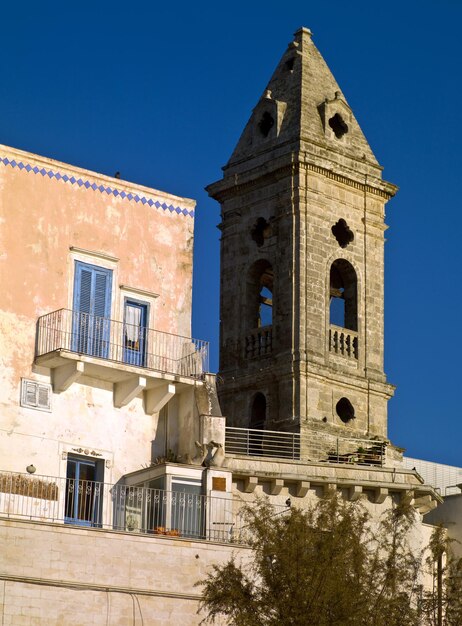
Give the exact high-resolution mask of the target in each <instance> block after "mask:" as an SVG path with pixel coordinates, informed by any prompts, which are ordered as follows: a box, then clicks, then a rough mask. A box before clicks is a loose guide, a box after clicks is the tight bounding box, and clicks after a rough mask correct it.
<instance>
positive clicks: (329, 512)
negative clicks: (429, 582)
mask: <svg viewBox="0 0 462 626" xmlns="http://www.w3.org/2000/svg"><path fill="white" fill-rule="evenodd" d="M415 515H416V513H415V510H414V508H413V507H412V506H411V505H410V503H409V502H408V501H406V499H405V498H403V499H402V501H401V502H400V503H399V504H397V505H396V506H394V507H393V508H391V509H390V510H389V511H387V513H386V514H385V515H384V516H383V518H382V519H381V520H380V522H379V523H375V524H374V523H372V522H371V518H370V515H369V514H368V512H367V511H366V509H365V508H364V507H363V506H362V505H361V504H360V503H351V502H345V501H344V500H343V499H342V498H341V497H339V496H338V495H333V496H330V497H328V498H325V499H323V500H321V501H320V502H319V503H318V504H317V505H316V506H312V507H310V508H308V509H307V510H301V509H299V508H296V507H291V508H288V509H287V510H286V511H283V512H277V511H275V509H274V508H273V507H272V506H271V505H270V504H269V502H268V501H267V500H260V501H258V502H257V503H256V504H254V505H252V507H247V508H246V510H245V517H246V522H247V530H248V536H249V539H248V543H249V545H250V547H251V548H252V555H253V559H252V560H251V561H249V562H247V563H244V564H243V563H241V562H238V561H237V560H236V558H233V559H231V560H230V561H229V562H228V563H226V564H225V565H222V566H214V568H213V571H212V572H211V573H210V574H209V575H208V576H207V578H206V579H205V580H204V581H201V582H199V583H197V584H198V585H200V586H202V588H203V599H202V602H201V608H200V610H201V611H203V612H204V614H205V617H204V619H203V622H202V623H204V624H205V623H216V622H217V621H218V622H219V623H220V624H221V623H223V622H222V620H227V623H228V624H230V625H232V626H337V625H338V626H340V625H341V626H345V625H348V626H422V625H423V624H428V625H430V624H431V625H433V622H431V621H429V618H428V616H429V615H430V614H431V613H432V610H430V608H433V607H430V605H431V603H430V602H429V598H428V599H427V600H428V602H427V604H428V607H427V609H428V610H427V609H425V610H426V613H425V611H424V608H425V602H423V601H422V598H423V595H422V588H421V586H420V576H419V573H421V572H422V571H423V570H422V567H423V559H422V552H421V551H420V550H419V549H417V550H416V548H415V547H414V548H412V545H411V543H410V537H411V534H412V529H413V526H414V523H415ZM435 545H436V544H435ZM454 580H455V579H454ZM457 585H458V586H457ZM456 588H457V589H458V593H460V590H461V586H460V579H459V582H457V583H456V584H455V589H456ZM452 593H454V590H453V591H452ZM461 602H462V599H461ZM458 615H460V613H459V614H458ZM427 618H428V619H427ZM422 620H427V621H422ZM435 624H438V623H437V622H435ZM455 624H459V626H460V625H461V624H462V622H460V621H459V622H452V621H448V622H447V624H444V625H443V623H441V626H453V625H455ZM438 626H440V625H438Z"/></svg>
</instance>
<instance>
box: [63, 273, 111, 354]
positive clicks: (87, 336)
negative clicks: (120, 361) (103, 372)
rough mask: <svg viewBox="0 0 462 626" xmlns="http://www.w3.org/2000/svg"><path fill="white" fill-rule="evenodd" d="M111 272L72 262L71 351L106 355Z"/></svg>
mask: <svg viewBox="0 0 462 626" xmlns="http://www.w3.org/2000/svg"><path fill="white" fill-rule="evenodd" d="M111 288H112V271H111V270H108V269H105V268H102V267H97V266H95V265H88V264H86V263H81V262H80V261H76V262H75V280H74V312H73V323H72V329H73V331H72V332H73V342H72V346H73V350H75V351H76V352H79V353H83V354H91V355H94V356H101V357H103V358H107V356H108V349H109V332H110V328H109V324H110V322H109V319H108V318H109V316H110V312H111Z"/></svg>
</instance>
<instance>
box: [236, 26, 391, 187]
mask: <svg viewBox="0 0 462 626" xmlns="http://www.w3.org/2000/svg"><path fill="white" fill-rule="evenodd" d="M294 152H295V153H297V152H298V153H300V152H302V153H305V155H306V158H307V159H308V160H310V159H312V160H313V161H315V162H316V163H317V164H318V165H321V166H323V167H327V168H329V169H334V170H336V169H340V168H341V169H342V170H343V171H344V172H345V169H346V170H351V171H352V172H353V173H356V174H369V175H372V176H373V177H375V178H380V177H381V174H380V171H381V168H380V166H379V164H378V162H377V159H376V158H375V156H374V154H373V152H372V150H371V148H370V146H369V144H368V143H367V140H366V138H365V136H364V134H363V132H362V130H361V128H360V126H359V124H358V122H357V121H356V118H355V117H354V115H353V112H352V111H351V109H350V107H349V105H348V103H347V101H346V98H345V96H344V95H343V93H342V91H341V89H340V87H339V85H338V83H337V81H336V80H335V78H334V76H333V74H332V72H331V71H330V69H329V68H328V66H327V64H326V62H325V61H324V59H323V57H322V56H321V54H320V53H319V51H318V49H317V48H316V46H315V45H314V43H313V41H312V34H311V31H310V30H309V29H307V28H300V29H299V30H298V31H297V32H296V33H295V36H294V41H292V42H291V43H290V44H289V46H288V48H287V50H286V52H285V53H284V54H283V56H282V58H281V60H280V62H279V64H278V66H277V68H276V70H275V72H274V74H273V76H272V77H271V79H270V81H269V83H268V85H267V87H266V89H265V90H264V92H263V94H262V96H261V98H260V100H259V101H258V103H257V105H256V106H255V108H254V109H253V112H252V115H251V116H250V119H249V121H248V123H247V125H246V127H245V129H244V131H243V133H242V135H241V137H240V139H239V141H238V143H237V145H236V148H235V149H234V152H233V154H232V155H231V158H230V160H229V162H228V164H227V165H226V166H225V168H224V170H225V177H227V176H228V175H234V174H235V173H239V172H242V171H243V170H248V169H249V168H252V167H254V166H260V165H262V164H263V163H264V162H268V161H269V160H270V159H271V160H274V159H277V158H278V157H282V156H283V155H287V154H288V153H294ZM249 160H250V161H252V163H249Z"/></svg>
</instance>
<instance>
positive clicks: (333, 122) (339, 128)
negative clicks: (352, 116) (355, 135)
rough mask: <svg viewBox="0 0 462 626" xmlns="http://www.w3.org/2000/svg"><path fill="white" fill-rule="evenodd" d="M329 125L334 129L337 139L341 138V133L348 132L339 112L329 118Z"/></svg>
mask: <svg viewBox="0 0 462 626" xmlns="http://www.w3.org/2000/svg"><path fill="white" fill-rule="evenodd" d="M329 126H330V127H331V128H332V130H333V131H334V134H335V136H336V137H337V139H341V138H342V137H343V135H346V134H347V132H348V124H347V123H346V122H345V121H344V120H343V118H342V116H341V115H340V114H339V113H336V114H335V115H334V116H333V117H331V118H330V120H329Z"/></svg>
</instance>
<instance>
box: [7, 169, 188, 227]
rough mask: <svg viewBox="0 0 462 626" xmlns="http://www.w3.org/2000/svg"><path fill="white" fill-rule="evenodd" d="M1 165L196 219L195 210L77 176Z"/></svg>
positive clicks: (47, 170)
mask: <svg viewBox="0 0 462 626" xmlns="http://www.w3.org/2000/svg"><path fill="white" fill-rule="evenodd" d="M0 164H3V165H9V166H10V167H13V168H15V167H17V168H19V169H20V170H26V172H32V173H33V174H41V175H42V176H48V178H50V179H51V178H55V179H56V180H62V181H64V182H65V183H69V184H71V185H78V186H79V187H85V188H86V189H92V190H93V191H99V192H100V193H107V194H108V195H113V196H116V197H117V196H120V197H121V198H126V199H127V200H130V201H134V202H141V204H147V205H149V206H150V207H156V209H162V210H163V211H170V213H173V212H175V213H178V215H180V214H183V215H189V216H190V217H194V209H189V210H188V209H184V208H181V207H179V206H173V205H172V204H166V203H165V202H159V201H158V200H153V199H152V198H146V197H145V196H143V195H139V194H136V193H131V192H128V193H127V192H126V191H119V190H118V189H115V188H113V187H106V186H105V185H97V184H96V183H91V182H90V181H88V180H84V179H83V178H76V177H75V176H68V174H61V173H60V172H55V171H53V170H49V169H45V168H44V167H37V166H36V165H35V166H32V165H29V163H23V162H22V161H17V160H15V159H9V158H8V157H0Z"/></svg>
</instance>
